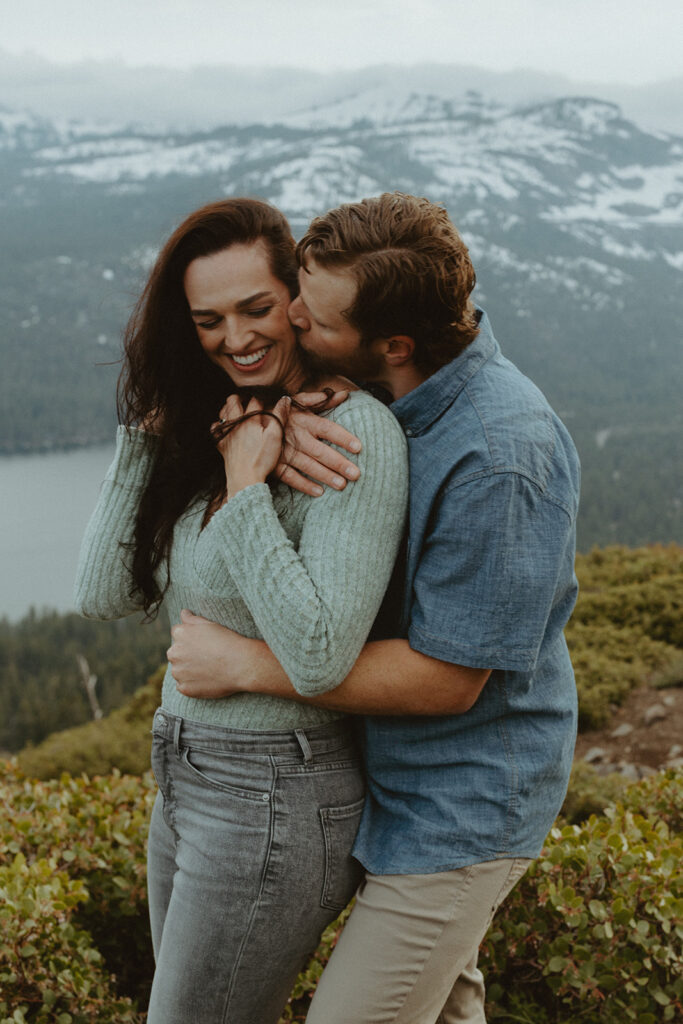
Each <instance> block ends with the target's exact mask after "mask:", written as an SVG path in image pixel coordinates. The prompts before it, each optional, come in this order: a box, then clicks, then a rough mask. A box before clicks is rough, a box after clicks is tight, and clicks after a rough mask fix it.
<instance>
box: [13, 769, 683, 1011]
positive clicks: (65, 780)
mask: <svg viewBox="0 0 683 1024" xmlns="http://www.w3.org/2000/svg"><path fill="white" fill-rule="evenodd" d="M154 789H155V786H154V782H153V779H152V777H151V774H150V773H147V774H146V775H145V776H144V777H142V778H135V777H132V776H122V775H120V774H119V773H114V774H113V775H111V776H107V777H102V778H94V779H88V778H87V777H81V778H78V779H75V778H72V777H70V776H68V775H63V776H62V778H61V779H59V780H50V781H47V782H40V781H35V780H29V779H27V778H25V777H24V776H23V775H22V774H21V773H20V772H19V771H18V770H17V769H16V766H14V765H8V764H5V765H4V766H2V770H1V771H0V895H1V896H2V900H3V905H4V906H3V910H2V912H1V914H0V920H1V921H2V934H3V939H2V942H1V944H0V982H1V983H2V995H1V996H0V1008H1V1011H2V1012H1V1013H0V1024H5V1022H7V1024H15V1022H16V1024H21V1022H25V1024H47V1022H52V1021H55V1022H58V1021H63V1022H64V1024H66V1022H67V1021H71V1022H73V1024H81V1022H83V1024H85V1022H86V1021H88V1022H90V1021H92V1020H98V1021H104V1022H106V1024H119V1022H121V1024H124V1022H126V1024H127V1022H131V1024H133V1022H135V1024H141V1021H142V1020H143V1019H144V1015H143V1014H142V1013H141V1012H140V1011H138V1010H136V1007H135V1004H134V1002H131V1000H130V998H127V997H135V996H137V997H139V1003H140V1005H144V999H145V995H146V992H147V991H148V989H149V985H150V982H151V977H152V961H151V954H150V940H149V932H148V925H147V908H146V895H145V850H144V846H145V839H146V833H147V822H148V817H149V812H150V809H151V803H152V799H153V795H154ZM682 808H683V772H681V771H675V770H670V771H668V772H665V773H661V774H659V775H653V776H651V777H650V778H648V779H645V780H643V781H642V782H640V783H636V784H635V785H632V786H629V787H628V788H626V789H625V790H624V792H623V793H622V795H621V797H620V802H619V803H617V804H616V805H615V806H613V807H611V808H608V810H607V811H606V813H605V814H604V815H602V816H600V817H597V816H595V815H593V816H592V817H591V818H590V819H589V820H588V821H587V822H585V823H584V824H582V825H567V826H565V827H563V828H556V829H554V830H553V832H552V833H551V835H550V836H549V837H548V841H547V846H546V851H545V857H544V858H543V859H541V860H540V861H538V862H536V863H535V864H533V865H532V867H531V868H530V870H529V872H528V874H527V876H526V877H525V878H524V879H522V881H521V882H520V883H519V885H518V887H517V889H516V890H515V891H514V892H513V893H512V894H511V896H510V897H509V898H508V900H507V901H506V903H505V905H504V907H503V909H502V910H501V912H500V914H499V915H498V917H497V918H496V921H495V922H494V925H493V927H492V929H491V930H490V932H489V934H488V936H487V938H486V940H485V942H484V946H483V949H482V967H483V968H484V970H485V972H486V973H487V975H488V979H489V998H490V999H491V1006H490V1008H489V1014H490V1019H491V1020H492V1021H496V1020H499V1021H504V1020H506V1019H508V1020H513V1019H516V1020H518V1021H520V1020H522V1021H523V1020H528V1021H530V1022H534V1024H542V1022H545V1021H547V1022H550V1021H552V1022H553V1024H557V1022H560V1021H565V1022H567V1024H568V1022H569V1021H572V1022H573V1021H575V1020H577V1019H581V1020H582V1021H585V1022H586V1024H597V1022H598V1021H600V1024H625V1022H628V1021H634V1022H637V1024H657V1022H659V1021H675V1020H676V1019H677V1015H679V1018H678V1019H680V1014H681V1013H682V1012H683V924H682V923H681V914H682V911H683V837H682V836H681V835H680V829H681V825H682V820H681V819H682V816H683V810H682ZM643 812H645V813H643ZM677 833H678V834H677ZM343 919H344V917H342V918H341V919H340V921H339V922H337V923H335V924H334V925H332V926H331V927H330V928H328V929H327V931H326V932H325V935H324V936H323V940H322V942H321V944H320V946H319V948H318V950H317V952H316V954H315V956H314V958H313V960H312V961H311V963H310V964H309V965H308V967H307V969H306V970H305V971H304V972H303V973H302V974H301V975H300V977H299V979H298V981H297V985H296V988H295V990H294V992H293V994H292V999H291V1000H290V1004H289V1006H288V1008H287V1010H286V1011H285V1016H284V1017H283V1020H288V1021H303V1020H304V1019H305V1013H306V1009H307V1007H308V1003H309V1001H310V996H311V993H312V992H313V990H314V989H315V985H316V983H317V980H318V978H319V976H320V973H321V971H322V969H323V967H324V965H325V963H326V962H327V959H328V958H329V955H330V952H331V949H332V948H333V946H334V944H335V942H336V939H337V937H338V934H339V931H340V929H341V927H342V923H343ZM112 974H113V975H115V977H113V976H112Z"/></svg>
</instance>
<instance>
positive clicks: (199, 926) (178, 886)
mask: <svg viewBox="0 0 683 1024" xmlns="http://www.w3.org/2000/svg"><path fill="white" fill-rule="evenodd" d="M153 735H154V741H153V748H152V767H153V769H154V774H155V776H156V780H157V783H158V785H159V793H158V794H157V799H156V803H155V805H154V810H153V813H152V822H151V826H150V835H149V848H148V888H149V906H150V918H151V923H152V939H153V943H154V955H155V959H156V972H155V975H154V984H153V986H152V994H151V1001H150V1007H149V1015H148V1018H147V1021H148V1024H176V1022H177V1024H193V1022H197V1024H227V1022H229V1024H276V1022H277V1020H278V1019H279V1016H280V1013H281V1011H282V1008H283V1006H284V1005H285V1003H286V1001H287V997H288V995H289V993H290V991H291V988H292V985H293V983H294V980H295V978H296V976H297V974H298V972H299V971H300V970H301V969H302V967H303V966H304V965H305V963H306V960H307V958H308V956H309V955H310V953H312V952H313V950H314V949H315V948H316V945H317V943H318V939H319V936H320V933H321V932H322V930H323V929H324V928H325V926H326V925H327V924H329V923H330V922H331V921H332V920H334V918H335V917H336V916H337V914H338V913H339V912H340V910H342V909H343V907H345V906H346V904H347V903H348V901H349V900H350V899H351V897H352V896H353V893H354V890H355V888H356V886H357V884H358V882H359V881H360V878H361V875H362V872H361V869H360V866H359V865H358V863H357V861H355V860H354V859H353V858H352V857H351V847H352V845H353V840H354V837H355V834H356V829H357V827H358V823H359V820H360V815H361V811H362V807H363V792H364V784H363V777H362V772H361V766H360V761H359V757H358V754H357V750H356V747H355V744H354V741H353V736H352V731H351V728H350V726H349V724H348V722H344V721H340V722H336V721H335V722H331V723H330V724H329V725H323V726H316V727H314V728H308V729H305V730H296V731H295V732H250V731H237V730H229V729H223V728H221V727H218V726H209V725H199V724H197V723H193V722H186V721H183V720H182V719H179V718H176V717H175V716H173V715H169V714H168V713H167V712H166V711H161V710H159V711H157V713H156V715H155V718H154V729H153Z"/></svg>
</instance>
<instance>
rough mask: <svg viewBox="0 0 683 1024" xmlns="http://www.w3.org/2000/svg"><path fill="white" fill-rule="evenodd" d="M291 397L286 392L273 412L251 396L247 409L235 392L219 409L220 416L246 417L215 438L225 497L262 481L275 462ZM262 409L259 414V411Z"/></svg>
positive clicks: (223, 417) (230, 496) (276, 461)
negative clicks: (216, 439)
mask: <svg viewBox="0 0 683 1024" xmlns="http://www.w3.org/2000/svg"><path fill="white" fill-rule="evenodd" d="M290 405H291V399H290V398H289V396H288V395H285V396H284V397H283V398H281V399H280V401H279V402H278V403H277V405H276V406H275V407H274V409H273V410H272V412H270V411H268V412H263V405H262V404H261V402H259V401H258V400H257V399H255V398H252V399H251V401H250V402H249V404H248V405H247V407H246V409H244V408H243V407H242V403H241V402H240V400H239V398H238V397H237V395H230V397H229V398H228V399H227V401H226V403H225V405H224V406H223V408H222V409H221V411H220V420H226V421H228V422H229V421H230V420H236V419H239V418H240V416H243V415H244V414H245V413H250V414H251V415H250V417H249V419H246V420H244V422H243V423H238V424H237V426H235V427H233V428H232V430H230V432H229V433H228V434H227V435H226V436H225V437H224V438H223V439H222V440H221V441H219V442H218V450H219V452H220V453H221V455H222V456H223V462H224V463H225V480H226V486H227V495H228V499H230V498H232V497H233V496H234V495H235V494H237V493H238V492H239V491H241V490H243V489H244V488H245V487H249V486H250V485H251V484H257V483H265V481H266V479H267V477H268V475H269V474H270V473H272V471H273V470H274V469H275V467H276V466H277V464H278V462H279V460H280V457H281V454H282V444H283V439H284V430H285V426H286V423H287V418H288V415H289V409H290ZM259 413H262V415H258V414H259Z"/></svg>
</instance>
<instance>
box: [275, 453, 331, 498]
mask: <svg viewBox="0 0 683 1024" xmlns="http://www.w3.org/2000/svg"><path fill="white" fill-rule="evenodd" d="M275 472H276V474H277V476H278V479H279V480H282V482H283V484H287V486H288V487H292V488H293V489H294V490H295V491H301V493H302V494H310V496H311V497H312V498H319V497H320V495H321V494H322V493H323V489H322V487H321V486H320V484H316V483H314V482H313V480H309V479H308V477H306V476H302V474H301V473H297V471H296V470H295V469H293V468H292V467H291V466H288V465H287V464H286V463H284V462H281V463H279V465H278V466H277V467H276V470H275Z"/></svg>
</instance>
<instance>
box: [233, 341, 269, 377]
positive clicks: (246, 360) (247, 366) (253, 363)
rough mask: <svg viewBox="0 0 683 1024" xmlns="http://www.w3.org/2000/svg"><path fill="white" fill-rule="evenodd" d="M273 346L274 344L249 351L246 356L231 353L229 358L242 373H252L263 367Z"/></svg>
mask: <svg viewBox="0 0 683 1024" xmlns="http://www.w3.org/2000/svg"><path fill="white" fill-rule="evenodd" d="M271 348H272V345H266V346H264V348H259V349H256V351H254V352H247V353H246V355H244V356H234V355H231V356H229V358H230V361H231V362H232V363H233V364H234V365H235V366H236V367H237V369H238V370H240V371H241V372H242V373H251V372H253V371H254V370H260V369H261V367H262V366H263V364H264V362H265V361H266V359H267V357H268V353H269V352H270V350H271Z"/></svg>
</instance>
